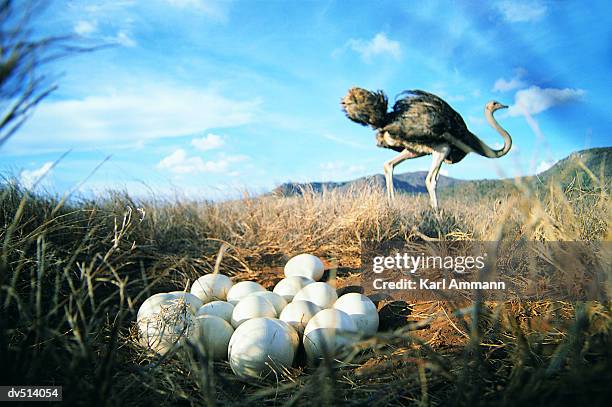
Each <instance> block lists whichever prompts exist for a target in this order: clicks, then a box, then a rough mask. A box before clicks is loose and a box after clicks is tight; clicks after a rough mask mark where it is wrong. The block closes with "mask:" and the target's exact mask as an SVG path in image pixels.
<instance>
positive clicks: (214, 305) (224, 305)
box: [196, 301, 234, 322]
mask: <svg viewBox="0 0 612 407" xmlns="http://www.w3.org/2000/svg"><path fill="white" fill-rule="evenodd" d="M232 312H234V306H233V305H232V304H230V303H229V302H225V301H211V302H209V303H208V304H204V305H202V306H201V307H200V308H199V309H198V312H196V316H197V317H199V316H200V315H214V316H216V317H219V318H221V319H224V320H226V321H227V322H231V321H232Z"/></svg>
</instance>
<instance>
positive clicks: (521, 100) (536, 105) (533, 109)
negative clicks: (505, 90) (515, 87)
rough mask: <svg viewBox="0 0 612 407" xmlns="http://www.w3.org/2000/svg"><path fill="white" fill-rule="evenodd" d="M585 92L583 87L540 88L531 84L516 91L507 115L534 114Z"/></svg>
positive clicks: (580, 95) (565, 102) (577, 97)
mask: <svg viewBox="0 0 612 407" xmlns="http://www.w3.org/2000/svg"><path fill="white" fill-rule="evenodd" d="M585 93H586V92H585V91H584V90H583V89H571V88H565V89H556V88H544V89H542V88H540V87H538V86H531V87H530V88H527V89H523V90H519V91H518V92H516V94H515V95H514V104H513V105H512V106H510V108H509V109H508V115H510V116H520V115H523V114H525V113H527V114H529V115H535V114H538V113H541V112H543V111H545V110H548V109H550V108H551V107H553V106H557V105H563V104H567V103H571V102H575V101H578V100H580V99H581V98H582V97H583V96H584V95H585Z"/></svg>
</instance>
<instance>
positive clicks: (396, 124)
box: [383, 90, 472, 145]
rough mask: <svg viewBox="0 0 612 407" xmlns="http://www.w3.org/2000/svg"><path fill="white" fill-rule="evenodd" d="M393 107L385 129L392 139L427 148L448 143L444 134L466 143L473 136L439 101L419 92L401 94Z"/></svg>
mask: <svg viewBox="0 0 612 407" xmlns="http://www.w3.org/2000/svg"><path fill="white" fill-rule="evenodd" d="M402 95H405V96H404V97H402V98H401V99H398V100H397V101H396V102H395V105H394V106H393V112H391V114H390V116H391V122H390V123H389V124H388V125H387V126H385V128H384V129H383V130H384V131H388V132H389V134H391V135H392V136H393V137H395V138H399V139H402V140H405V141H409V142H417V143H423V144H426V145H430V144H435V143H438V142H445V141H447V140H446V139H445V138H444V137H443V135H444V133H451V134H453V135H454V136H455V137H461V139H467V138H470V136H472V134H471V133H470V132H469V130H468V129H467V126H466V125H465V122H464V121H463V119H462V118H461V116H460V115H459V113H457V112H456V111H455V110H454V109H453V108H452V107H450V105H449V104H448V103H446V102H445V101H444V100H442V99H441V98H440V97H438V96H436V95H434V94H431V93H428V92H424V91H422V90H409V91H405V92H402V93H401V94H400V95H398V96H402Z"/></svg>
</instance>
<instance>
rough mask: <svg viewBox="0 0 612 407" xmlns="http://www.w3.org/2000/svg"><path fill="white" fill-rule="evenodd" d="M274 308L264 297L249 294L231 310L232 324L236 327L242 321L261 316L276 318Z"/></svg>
mask: <svg viewBox="0 0 612 407" xmlns="http://www.w3.org/2000/svg"><path fill="white" fill-rule="evenodd" d="M276 316H277V315H276V310H275V309H274V305H272V304H271V303H270V301H268V300H266V299H265V298H264V297H258V296H255V295H249V296H248V297H246V298H243V299H242V300H241V301H240V302H239V303H238V304H236V306H235V307H234V311H233V312H232V326H233V327H234V328H238V326H240V324H242V323H243V322H245V321H247V320H249V319H253V318H261V317H270V318H276Z"/></svg>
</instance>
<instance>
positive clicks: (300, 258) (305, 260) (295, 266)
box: [285, 253, 324, 281]
mask: <svg viewBox="0 0 612 407" xmlns="http://www.w3.org/2000/svg"><path fill="white" fill-rule="evenodd" d="M323 271H324V266H323V262H322V261H321V260H320V259H319V258H318V257H317V256H313V255H312V254H306V253H304V254H298V255H297V256H295V257H292V258H290V259H289V261H288V262H287V264H285V277H291V276H302V277H308V278H310V279H312V280H315V281H319V280H320V279H321V277H323Z"/></svg>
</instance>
